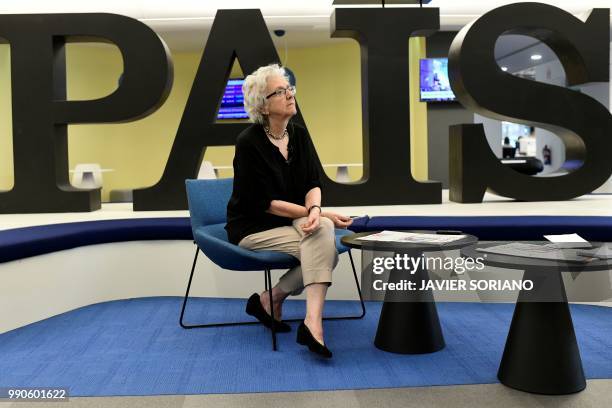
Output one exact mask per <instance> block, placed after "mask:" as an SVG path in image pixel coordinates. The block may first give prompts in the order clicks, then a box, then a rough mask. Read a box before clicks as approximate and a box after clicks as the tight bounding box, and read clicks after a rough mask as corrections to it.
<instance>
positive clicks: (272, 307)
mask: <svg viewBox="0 0 612 408" xmlns="http://www.w3.org/2000/svg"><path fill="white" fill-rule="evenodd" d="M266 286H267V287H268V288H272V276H271V274H270V270H269V269H266ZM268 295H269V296H270V316H272V321H273V322H274V303H272V289H270V290H268ZM271 331H272V350H273V351H276V325H275V324H274V323H273V324H272V327H271Z"/></svg>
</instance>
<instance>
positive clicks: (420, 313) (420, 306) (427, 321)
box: [374, 251, 446, 354]
mask: <svg viewBox="0 0 612 408" xmlns="http://www.w3.org/2000/svg"><path fill="white" fill-rule="evenodd" d="M409 255H410V256H413V257H420V256H421V255H422V252H420V251H416V252H411V253H409ZM402 278H404V279H409V280H411V281H413V282H415V283H416V285H417V286H416V287H417V288H420V287H421V284H422V282H424V281H427V280H429V273H428V272H427V269H426V268H419V269H418V270H417V271H416V272H415V273H414V274H413V275H410V274H408V273H407V272H406V271H398V270H392V271H391V273H390V275H389V282H399V281H401V279H402ZM374 345H375V346H376V347H378V348H379V349H381V350H384V351H389V352H392V353H399V354H423V353H433V352H436V351H439V350H441V349H443V348H444V346H445V345H446V344H445V343H444V335H443V334H442V328H441V327H440V319H439V318H438V310H437V308H436V302H435V299H434V297H433V292H432V291H431V290H423V291H415V292H413V293H391V292H387V293H386V295H385V303H384V304H383V307H382V310H381V312H380V319H379V321H378V330H377V331H376V338H375V340H374Z"/></svg>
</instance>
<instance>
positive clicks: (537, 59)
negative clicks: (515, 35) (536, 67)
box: [531, 54, 542, 61]
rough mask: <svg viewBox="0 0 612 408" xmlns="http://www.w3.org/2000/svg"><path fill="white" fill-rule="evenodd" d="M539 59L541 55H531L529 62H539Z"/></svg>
mask: <svg viewBox="0 0 612 408" xmlns="http://www.w3.org/2000/svg"><path fill="white" fill-rule="evenodd" d="M541 59H542V55H541V54H533V55H532V56H531V60H532V61H539V60H541Z"/></svg>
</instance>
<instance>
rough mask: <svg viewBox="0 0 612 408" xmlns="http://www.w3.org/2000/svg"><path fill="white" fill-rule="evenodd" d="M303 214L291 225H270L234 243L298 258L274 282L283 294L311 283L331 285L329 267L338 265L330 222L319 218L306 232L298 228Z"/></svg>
mask: <svg viewBox="0 0 612 408" xmlns="http://www.w3.org/2000/svg"><path fill="white" fill-rule="evenodd" d="M306 220H307V218H306V217H301V218H296V219H295V220H293V225H292V226H286V227H278V228H272V229H269V230H266V231H261V232H256V233H254V234H251V235H247V236H246V237H244V238H243V239H242V240H241V241H240V242H239V243H238V245H239V246H240V247H242V248H246V249H251V250H267V251H277V252H284V253H286V254H289V255H292V256H294V257H296V258H297V259H299V260H300V265H298V266H296V267H294V268H291V269H289V270H288V271H287V272H286V273H285V274H284V275H283V276H282V277H281V278H280V280H279V281H278V287H279V288H280V289H281V290H282V291H283V292H285V293H290V294H292V295H299V294H300V293H301V292H302V290H303V289H304V287H305V286H308V285H310V284H311V283H327V284H328V285H331V281H332V270H333V269H334V268H335V267H336V265H337V264H338V251H337V250H336V237H335V231H334V223H333V222H332V221H331V220H330V219H329V218H325V217H321V218H320V221H319V223H320V227H319V228H318V229H317V230H316V231H314V232H312V233H311V234H309V235H305V234H304V232H303V231H302V228H300V225H301V224H304V223H305V222H306Z"/></svg>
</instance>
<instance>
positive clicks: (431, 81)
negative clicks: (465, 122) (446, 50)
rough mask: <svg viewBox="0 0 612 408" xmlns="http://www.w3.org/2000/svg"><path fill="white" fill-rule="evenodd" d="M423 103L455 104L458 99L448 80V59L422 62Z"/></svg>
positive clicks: (430, 59)
mask: <svg viewBox="0 0 612 408" xmlns="http://www.w3.org/2000/svg"><path fill="white" fill-rule="evenodd" d="M420 85H421V98H420V99H421V102H454V101H456V100H457V99H456V98H455V94H454V93H453V91H452V89H451V87H450V81H449V80H448V59H447V58H422V59H421V61H420Z"/></svg>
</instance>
